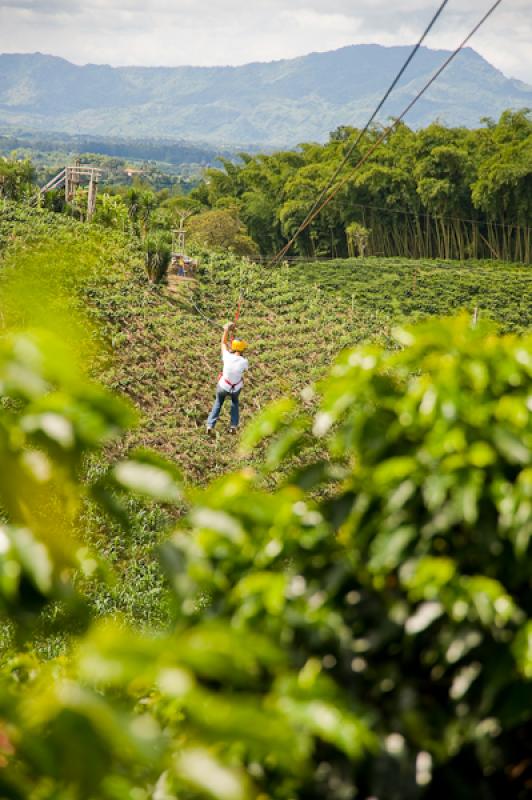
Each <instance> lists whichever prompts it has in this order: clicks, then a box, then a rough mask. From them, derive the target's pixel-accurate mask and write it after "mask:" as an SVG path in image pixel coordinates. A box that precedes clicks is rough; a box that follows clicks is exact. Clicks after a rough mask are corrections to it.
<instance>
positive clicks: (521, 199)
mask: <svg viewBox="0 0 532 800" xmlns="http://www.w3.org/2000/svg"><path fill="white" fill-rule="evenodd" d="M357 135H358V131H357V130H355V129H353V128H348V127H341V128H339V129H338V130H336V131H335V132H334V133H333V134H331V137H330V141H329V142H328V143H327V144H326V145H317V144H305V145H301V146H300V147H299V148H298V150H296V151H287V152H278V153H274V154H272V155H257V156H250V155H246V154H242V156H241V163H240V164H234V163H232V162H229V161H226V162H225V163H224V169H223V170H221V169H210V170H207V178H206V180H205V182H204V184H203V185H202V186H201V187H199V188H198V189H197V190H196V191H195V192H194V193H193V196H194V197H195V198H196V199H198V200H200V201H201V203H202V204H204V205H205V206H207V207H209V208H226V207H228V206H229V207H231V206H232V207H233V208H235V209H236V210H237V211H238V213H239V215H240V218H241V219H242V221H243V222H244V223H245V224H246V225H247V228H248V231H249V233H250V235H251V236H252V237H253V239H254V240H255V242H256V243H257V244H258V245H259V247H260V249H261V252H262V253H263V254H267V255H270V254H272V253H275V252H277V251H278V250H280V249H281V247H282V246H283V245H284V244H285V243H286V242H287V240H288V239H289V238H290V237H292V236H293V235H294V233H295V232H296V231H297V230H298V228H299V226H300V224H301V222H302V221H303V219H304V218H305V217H306V215H307V213H308V212H309V210H310V209H311V208H312V205H313V202H314V200H315V199H316V197H317V196H319V194H320V192H321V191H322V189H323V188H324V187H325V186H326V185H327V184H328V182H329V180H330V178H331V176H332V175H333V174H334V173H335V171H336V169H337V167H338V165H339V164H340V162H341V160H342V159H343V157H344V154H345V153H346V152H347V150H348V149H349V148H350V146H351V144H352V143H353V141H354V140H355V138H356V137H357ZM379 135H380V131H378V130H377V129H375V130H373V131H372V132H371V133H370V134H369V135H368V136H366V138H365V139H363V141H362V143H361V144H360V146H359V147H357V148H355V149H354V151H353V153H352V155H351V156H350V158H349V164H348V165H347V166H346V168H345V171H344V172H345V175H347V177H348V178H349V179H348V180H347V181H346V182H345V184H344V185H343V186H342V188H341V190H340V191H339V192H338V194H337V195H336V196H335V197H334V199H333V200H332V202H330V203H329V205H327V206H326V208H325V209H324V210H323V212H322V213H321V214H320V215H319V216H318V217H317V219H316V220H315V222H314V223H313V224H312V226H311V227H309V228H308V229H307V230H306V231H305V232H304V233H303V234H302V235H301V236H300V237H299V238H298V240H297V242H296V244H295V245H294V253H296V254H300V255H303V256H307V257H314V256H339V257H342V256H347V255H348V253H350V235H349V230H350V228H351V229H352V226H353V224H355V223H356V224H358V225H359V226H362V228H363V229H365V230H366V231H367V234H368V246H367V249H366V253H367V254H369V255H379V256H382V255H384V256H404V257H411V258H454V259H461V260H463V259H466V258H495V259H502V260H505V261H524V262H525V263H531V262H532V231H531V228H530V219H531V217H532V119H531V118H530V115H529V114H528V113H527V112H524V111H523V112H517V113H512V112H506V113H504V114H503V115H502V116H501V118H500V120H499V121H498V122H497V123H495V122H493V121H488V122H487V124H486V126H485V127H483V128H479V129H477V130H467V129H465V128H455V129H452V128H447V127H444V126H442V125H440V124H437V123H434V124H432V125H429V126H428V127H427V128H425V129H423V130H420V131H417V132H416V131H413V130H411V129H410V128H408V127H407V126H406V125H401V126H400V127H399V129H398V130H397V131H396V132H395V133H394V135H393V136H392V137H391V138H390V139H389V140H388V142H387V143H385V144H383V145H381V146H380V147H379V149H378V150H377V151H376V153H375V154H374V155H373V156H371V157H370V158H369V159H368V160H367V162H366V163H365V164H364V165H363V166H362V167H361V168H360V169H358V170H357V171H356V172H353V173H352V175H351V177H349V169H350V167H353V166H355V165H356V164H357V163H358V161H359V159H360V158H361V157H362V156H363V155H364V153H365V152H366V151H367V150H368V149H369V148H370V147H371V145H372V144H373V142H374V141H375V140H376V138H377V137H378V136H379Z"/></svg>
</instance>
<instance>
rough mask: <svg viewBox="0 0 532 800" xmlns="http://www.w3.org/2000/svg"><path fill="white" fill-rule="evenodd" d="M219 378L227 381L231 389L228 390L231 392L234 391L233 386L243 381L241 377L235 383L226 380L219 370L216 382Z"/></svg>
mask: <svg viewBox="0 0 532 800" xmlns="http://www.w3.org/2000/svg"><path fill="white" fill-rule="evenodd" d="M221 380H223V381H225V382H226V383H227V385H228V386H230V387H231V390H230V391H231V393H232V392H233V391H234V388H235V386H238V384H239V383H244V381H243V380H242V378H241V379H240V380H239V381H237V382H236V383H231V381H228V380H227V378H225V377H224V374H223V372H220V374H219V375H218V382H220V381H221Z"/></svg>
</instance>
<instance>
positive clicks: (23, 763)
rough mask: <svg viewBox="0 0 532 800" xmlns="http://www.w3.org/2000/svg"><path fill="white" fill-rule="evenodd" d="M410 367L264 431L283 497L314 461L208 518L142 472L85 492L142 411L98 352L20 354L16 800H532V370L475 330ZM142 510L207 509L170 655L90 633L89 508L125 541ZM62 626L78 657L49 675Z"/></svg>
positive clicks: (13, 391) (182, 562) (116, 623)
mask: <svg viewBox="0 0 532 800" xmlns="http://www.w3.org/2000/svg"><path fill="white" fill-rule="evenodd" d="M93 276H94V273H93ZM30 309H31V304H30ZM81 314H82V311H81V309H79V308H78V309H77V310H76V315H81ZM79 318H81V316H80V317H79ZM86 335H87V337H88V340H89V341H92V339H93V337H92V335H91V333H90V326H89V328H88V333H87V334H86ZM398 344H399V345H400V348H401V349H399V350H398V351H397V352H395V353H391V354H390V353H389V352H386V351H384V350H382V349H381V348H379V347H378V346H375V345H368V346H363V347H359V348H357V349H355V350H351V351H347V352H346V353H345V354H344V356H342V358H341V359H340V360H339V361H338V362H337V364H336V365H335V366H334V368H333V369H332V371H331V372H330V374H329V375H328V376H327V377H326V379H325V380H324V382H323V383H322V384H321V386H320V388H319V391H318V397H317V398H315V399H314V400H312V398H311V397H310V395H308V394H307V395H306V396H305V399H303V401H301V402H300V403H295V402H291V401H289V400H286V399H284V400H281V401H279V402H278V403H277V404H275V405H274V406H272V407H270V408H269V409H267V410H266V411H265V412H264V413H263V414H262V415H261V416H260V417H259V418H258V419H257V420H256V421H255V423H254V425H253V426H251V427H250V428H249V429H248V431H247V433H246V436H245V438H244V441H243V446H244V448H245V449H248V450H249V448H252V447H254V446H256V445H257V443H258V442H259V441H260V440H261V439H262V438H263V437H264V436H266V437H272V436H273V441H272V444H271V445H270V446H269V448H268V453H267V456H266V460H265V462H264V464H265V469H266V471H267V472H268V471H270V470H272V469H277V467H278V466H279V465H280V463H281V462H282V461H283V460H285V459H287V458H288V459H289V461H288V465H289V464H291V463H293V462H292V459H291V454H292V453H293V452H294V451H296V452H297V451H302V452H304V453H307V457H306V459H305V461H306V463H305V466H304V468H302V469H298V470H297V471H296V472H295V473H293V474H291V475H290V476H289V477H287V478H285V479H284V480H283V481H282V483H281V484H280V485H279V486H278V487H277V488H276V489H275V490H271V489H270V490H266V489H265V488H264V486H263V478H262V476H261V472H260V471H259V472H256V471H254V470H251V469H249V468H247V469H244V470H241V471H236V472H233V473H232V474H228V475H226V476H225V477H224V478H222V479H221V480H219V481H217V482H215V483H213V484H212V485H211V486H209V487H207V488H206V489H205V490H204V491H202V492H198V491H197V490H188V489H187V488H186V486H184V485H182V482H181V481H180V479H179V477H178V474H177V472H176V470H175V467H173V466H172V465H171V464H166V463H164V462H162V461H161V460H160V459H159V458H156V457H155V456H148V455H147V454H146V453H142V454H139V455H138V456H134V455H133V454H132V453H129V454H127V455H125V456H123V457H121V458H118V459H116V458H115V459H113V460H112V461H111V463H108V461H107V459H105V458H104V459H103V460H102V461H101V467H100V469H99V470H98V471H96V472H95V471H94V470H93V471H92V474H89V475H88V476H87V477H86V478H85V480H80V465H81V464H82V463H83V461H86V459H87V457H88V456H90V455H91V454H92V455H93V457H94V455H95V454H97V452H98V450H101V448H102V447H104V446H106V447H108V446H109V444H110V443H111V442H112V441H113V439H114V440H116V438H117V437H119V436H120V435H121V434H122V433H123V431H124V428H125V427H126V426H127V425H128V424H130V422H131V412H130V410H129V409H128V407H127V406H125V405H124V404H123V403H122V402H121V401H118V400H116V399H115V398H114V397H112V396H111V395H110V394H108V393H107V392H106V391H104V390H102V389H101V388H99V387H98V386H95V385H94V384H91V383H89V382H87V380H86V378H85V377H83V374H82V372H80V371H79V367H74V359H75V356H76V348H74V350H73V349H72V347H68V346H67V349H66V350H65V345H64V344H63V343H60V342H59V341H58V340H57V339H55V338H53V337H51V336H50V334H48V335H43V334H38V333H31V334H30V333H27V334H21V333H18V334H16V333H14V332H13V333H11V334H9V335H8V336H4V337H3V340H2V347H1V351H0V380H1V385H2V393H3V400H2V404H1V406H0V429H1V430H2V431H3V437H2V442H4V444H3V445H2V449H1V450H0V458H1V462H2V464H1V465H2V470H3V474H4V475H7V476H9V481H8V482H4V483H3V484H2V494H1V504H2V510H3V523H2V526H1V528H0V535H1V541H2V557H1V559H0V567H1V569H0V576H1V580H0V596H1V598H2V615H3V617H4V620H6V619H7V620H8V621H9V622H10V624H11V626H12V628H13V631H14V633H15V634H16V636H17V637H18V640H19V642H20V644H19V650H18V652H15V651H13V652H12V653H11V654H9V653H8V656H9V657H8V658H4V659H3V662H2V673H1V677H2V683H3V691H2V693H1V694H0V698H1V699H0V719H1V720H2V721H1V725H0V755H1V759H2V762H1V763H2V768H1V769H0V792H1V793H2V796H3V797H6V798H13V799H14V798H17V799H18V798H24V800H37V799H38V800H42V799H43V798H44V799H45V800H52V798H54V800H71V798H76V800H77V798H79V799H80V800H84V799H85V798H86V800H96V798H98V800H103V799H104V798H105V799H107V798H109V800H131V798H133V797H134V798H143V799H145V800H147V798H148V797H156V798H165V800H170V798H176V797H180V798H183V799H185V798H187V799H188V800H197V799H198V798H200V797H206V798H207V797H211V798H220V800H245V799H246V798H252V797H257V795H261V796H263V797H265V798H266V797H271V798H275V799H276V800H277V798H279V800H282V798H286V800H288V798H293V797H296V796H299V797H309V798H312V797H316V798H318V797H319V798H323V797H326V798H329V799H330V800H337V799H338V800H340V798H354V797H357V796H359V797H366V796H369V795H370V794H371V795H373V796H377V797H379V796H381V797H386V798H389V799H390V800H394V798H398V800H403V799H406V798H408V800H410V799H411V798H416V797H425V798H439V797H443V796H446V795H448V794H449V792H451V791H452V793H453V796H454V797H457V798H461V797H464V798H468V799H469V798H477V797H478V798H479V799H480V798H483V799H484V798H489V799H490V800H491V798H493V800H495V798H498V797H500V796H501V794H504V795H511V796H514V797H516V798H525V797H526V794H527V791H528V789H527V786H528V782H529V780H530V774H529V756H530V753H529V744H530V736H529V732H530V730H529V728H530V692H531V686H532V684H531V683H530V676H531V671H530V622H529V617H530V602H529V601H530V591H529V572H530V564H529V560H530V533H531V531H530V529H529V520H530V510H531V509H530V475H529V472H530V450H531V447H532V430H531V428H530V420H531V417H530V414H529V413H527V394H529V393H530V388H531V382H532V364H531V362H530V344H531V343H530V341H528V340H525V339H522V340H520V339H518V338H515V337H507V338H499V337H497V336H496V335H495V334H493V333H492V332H490V331H489V330H488V329H480V328H479V329H476V330H473V329H471V325H470V321H469V319H468V318H466V317H464V318H462V319H461V320H455V321H452V322H447V323H434V324H431V325H427V326H425V328H421V329H419V330H417V331H413V332H406V331H404V332H402V333H400V334H398ZM472 397H474V402H473V403H472V402H471V399H472ZM316 401H317V403H318V408H317V409H316V410H315V409H314V403H315V402H316ZM139 494H141V495H142V494H143V495H146V496H148V497H151V498H153V499H155V500H157V501H159V502H162V503H163V504H166V505H167V506H171V505H173V504H176V503H177V504H178V506H181V504H182V499H181V498H182V496H183V494H184V495H185V498H186V502H187V505H188V507H189V512H188V514H187V517H186V519H185V520H183V522H182V523H181V524H180V526H179V529H178V531H177V532H176V534H175V535H174V536H173V537H172V539H171V540H170V541H169V542H168V543H167V544H166V545H165V546H164V547H163V548H162V550H161V562H162V565H163V568H164V570H165V572H166V574H167V577H168V581H169V586H170V587H171V590H172V591H173V593H174V594H175V597H176V601H177V602H176V604H175V611H174V614H173V623H172V624H171V625H170V626H168V629H167V630H166V632H165V633H164V635H163V634H162V633H159V634H158V635H155V633H154V632H153V631H152V632H149V633H148V632H144V633H142V632H141V631H139V630H138V626H137V628H136V629H132V628H130V627H128V626H127V625H126V624H124V623H123V622H121V621H120V620H117V619H114V620H112V619H108V620H106V621H102V620H100V621H94V620H91V613H90V607H91V604H90V603H89V604H87V602H86V601H85V600H84V598H83V592H82V591H80V589H81V586H82V584H80V576H81V575H83V576H84V578H83V583H84V584H85V585H87V584H93V583H94V582H95V581H98V580H99V581H101V582H104V583H105V581H109V580H111V578H112V573H111V572H110V570H109V567H106V565H105V564H104V563H103V561H102V554H101V553H100V554H94V553H92V552H90V550H88V549H87V547H86V546H82V543H79V542H78V541H77V540H76V537H75V530H74V529H75V527H76V524H77V523H76V519H77V516H78V510H79V507H80V502H81V501H82V500H83V498H87V496H91V497H92V503H93V504H98V505H101V506H103V508H104V509H105V510H106V511H107V512H108V513H112V514H113V516H114V517H115V518H116V519H118V518H120V517H121V518H122V519H123V524H126V529H125V530H124V533H123V535H124V536H128V530H127V519H128V512H130V510H131V508H132V503H133V496H134V495H137V496H138V495H139ZM76 576H78V577H76ZM43 614H44V615H45V616H44V622H45V631H47V632H48V635H51V633H52V631H56V632H63V633H65V634H67V642H68V644H67V649H66V651H65V652H64V653H63V655H62V656H61V657H59V658H56V659H52V660H44V661H43V660H41V659H39V657H38V655H37V654H36V653H35V652H32V651H31V649H30V650H29V651H28V650H27V647H28V645H30V643H31V636H32V632H33V630H34V626H35V625H39V624H40V625H41V626H42V624H43V616H42V615H43ZM259 631H260V633H259ZM23 642H25V643H26V648H25V649H22V648H21V645H22V643H23Z"/></svg>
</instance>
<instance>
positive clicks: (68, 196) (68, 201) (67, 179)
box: [65, 167, 71, 203]
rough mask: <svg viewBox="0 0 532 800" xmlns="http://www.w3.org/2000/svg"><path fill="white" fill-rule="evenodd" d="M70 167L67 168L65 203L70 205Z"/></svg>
mask: <svg viewBox="0 0 532 800" xmlns="http://www.w3.org/2000/svg"><path fill="white" fill-rule="evenodd" d="M70 198H71V192H70V167H66V168H65V202H67V203H70Z"/></svg>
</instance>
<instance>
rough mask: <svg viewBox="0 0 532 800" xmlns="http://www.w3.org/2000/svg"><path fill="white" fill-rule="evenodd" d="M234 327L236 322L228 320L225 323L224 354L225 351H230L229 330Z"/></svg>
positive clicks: (223, 334)
mask: <svg viewBox="0 0 532 800" xmlns="http://www.w3.org/2000/svg"><path fill="white" fill-rule="evenodd" d="M234 327H235V324H234V322H226V323H225V325H224V330H223V333H222V355H223V354H224V353H228V352H229V349H230V348H229V345H228V343H227V340H228V339H229V331H231V330H232V329H233V328H234Z"/></svg>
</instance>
